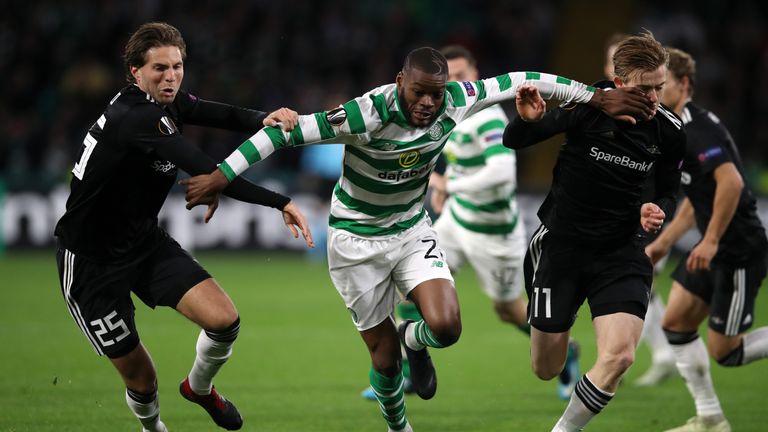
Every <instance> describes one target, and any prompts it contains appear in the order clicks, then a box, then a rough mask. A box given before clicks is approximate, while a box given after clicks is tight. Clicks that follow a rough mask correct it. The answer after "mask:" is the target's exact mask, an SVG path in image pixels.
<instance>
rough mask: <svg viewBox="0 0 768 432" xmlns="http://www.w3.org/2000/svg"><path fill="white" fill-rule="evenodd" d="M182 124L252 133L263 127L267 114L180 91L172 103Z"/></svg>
mask: <svg viewBox="0 0 768 432" xmlns="http://www.w3.org/2000/svg"><path fill="white" fill-rule="evenodd" d="M174 103H175V105H176V107H177V108H178V110H179V117H180V118H181V119H182V121H183V122H184V123H188V124H193V125H198V126H206V127H215V128H220V129H227V130H232V131H237V132H246V133H254V132H255V131H257V130H259V129H261V128H262V127H263V126H264V123H263V122H264V119H265V118H266V117H267V113H265V112H263V111H257V110H252V109H249V108H242V107H238V106H234V105H227V104H223V103H219V102H213V101H208V100H205V99H200V98H198V97H197V96H195V95H192V94H191V93H188V92H185V91H180V92H179V94H178V96H176V100H175V101H174Z"/></svg>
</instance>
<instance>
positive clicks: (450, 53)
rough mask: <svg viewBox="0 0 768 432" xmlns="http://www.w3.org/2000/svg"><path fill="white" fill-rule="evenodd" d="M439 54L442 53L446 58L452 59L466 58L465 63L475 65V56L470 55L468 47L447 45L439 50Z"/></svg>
mask: <svg viewBox="0 0 768 432" xmlns="http://www.w3.org/2000/svg"><path fill="white" fill-rule="evenodd" d="M440 54H442V55H443V56H444V57H445V59H446V60H453V59H462V58H463V59H466V60H467V63H469V65H470V66H472V67H475V66H477V60H475V56H473V55H472V53H471V52H469V50H468V49H466V48H464V47H463V46H461V45H447V46H444V47H443V48H442V49H441V50H440Z"/></svg>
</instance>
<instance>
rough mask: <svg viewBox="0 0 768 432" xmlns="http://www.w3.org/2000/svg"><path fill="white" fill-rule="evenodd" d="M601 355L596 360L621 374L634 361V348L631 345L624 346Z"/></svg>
mask: <svg viewBox="0 0 768 432" xmlns="http://www.w3.org/2000/svg"><path fill="white" fill-rule="evenodd" d="M601 357H602V358H600V359H598V362H600V363H602V364H603V367H604V368H606V369H607V370H610V371H613V372H615V373H617V374H619V375H621V374H623V373H624V372H626V371H627V369H629V368H630V366H632V364H633V363H634V362H635V350H634V348H633V347H626V348H624V349H621V350H619V351H617V352H612V353H607V354H604V355H602V356H601Z"/></svg>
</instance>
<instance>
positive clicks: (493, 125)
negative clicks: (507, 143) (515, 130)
mask: <svg viewBox="0 0 768 432" xmlns="http://www.w3.org/2000/svg"><path fill="white" fill-rule="evenodd" d="M506 126H507V125H506V124H505V123H504V122H503V121H501V120H499V119H493V120H489V121H487V122H485V123H483V124H481V125H480V126H479V127H478V128H477V134H478V135H482V134H484V133H486V132H488V131H490V130H494V129H501V130H502V131H503V130H504V128H505V127H506Z"/></svg>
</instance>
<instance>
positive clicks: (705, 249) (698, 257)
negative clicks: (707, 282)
mask: <svg viewBox="0 0 768 432" xmlns="http://www.w3.org/2000/svg"><path fill="white" fill-rule="evenodd" d="M717 249H718V246H717V243H713V242H710V241H707V240H702V241H701V242H699V244H697V245H696V247H694V248H693V249H692V250H691V253H689V254H688V260H687V261H685V268H686V270H688V272H690V273H693V272H696V271H702V270H709V269H710V267H709V265H710V264H711V263H712V258H714V257H715V255H716V254H717Z"/></svg>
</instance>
